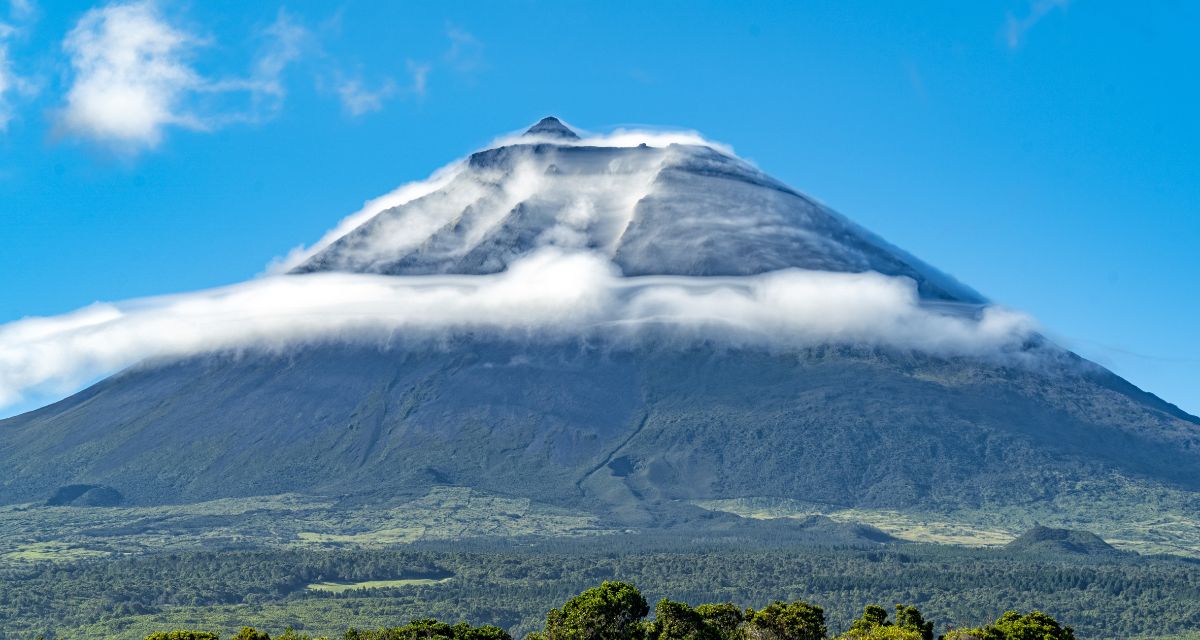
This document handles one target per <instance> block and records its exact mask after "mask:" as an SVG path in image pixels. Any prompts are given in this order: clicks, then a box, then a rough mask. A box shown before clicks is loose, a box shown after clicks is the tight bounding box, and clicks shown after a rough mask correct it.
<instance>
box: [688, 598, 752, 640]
mask: <svg viewBox="0 0 1200 640" xmlns="http://www.w3.org/2000/svg"><path fill="white" fill-rule="evenodd" d="M696 613H698V614H700V617H701V618H703V619H704V621H705V622H706V623H708V625H709V626H710V627H712V628H713V629H714V630H715V631H716V632H717V635H718V636H720V638H721V640H742V637H743V635H744V634H743V633H742V620H743V619H744V616H743V615H742V610H741V609H738V608H737V607H736V606H734V605H733V604H732V603H728V602H725V603H720V604H702V605H700V606H698V607H696Z"/></svg>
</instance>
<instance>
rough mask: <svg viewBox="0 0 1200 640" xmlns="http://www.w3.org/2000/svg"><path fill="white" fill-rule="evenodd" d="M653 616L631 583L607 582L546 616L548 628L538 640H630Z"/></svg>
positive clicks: (538, 636) (572, 599)
mask: <svg viewBox="0 0 1200 640" xmlns="http://www.w3.org/2000/svg"><path fill="white" fill-rule="evenodd" d="M648 613H650V607H649V606H648V605H647V604H646V599H645V598H643V597H642V594H641V592H639V591H638V590H637V587H635V586H633V585H632V584H629V583H628V582H608V581H606V582H604V583H603V584H601V585H600V586H598V587H592V588H591V589H588V590H587V591H584V592H583V593H581V594H579V595H577V596H575V597H574V598H571V599H570V600H568V601H567V602H566V604H564V605H563V606H562V608H561V609H552V610H550V613H548V614H546V629H545V631H543V632H542V633H540V634H531V636H533V638H534V639H535V640H536V639H538V638H541V639H544V640H631V639H632V638H637V637H638V636H640V635H641V621H642V618H645V617H646V615H647V614H648Z"/></svg>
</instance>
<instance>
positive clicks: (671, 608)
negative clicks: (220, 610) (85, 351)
mask: <svg viewBox="0 0 1200 640" xmlns="http://www.w3.org/2000/svg"><path fill="white" fill-rule="evenodd" d="M649 613H650V609H649V607H648V606H647V604H646V598H645V597H644V596H642V593H641V591H639V590H638V588H637V587H635V586H634V585H633V584H631V583H628V582H617V581H605V582H603V583H602V584H601V585H600V586H598V587H592V588H590V589H587V590H585V591H584V592H583V593H580V594H579V595H577V596H575V597H573V598H571V599H569V600H567V601H566V603H564V604H563V605H562V606H561V607H557V608H554V609H551V610H550V612H549V613H548V614H546V621H545V624H544V625H543V627H542V629H540V630H538V631H534V632H531V633H530V634H528V635H527V636H526V640H826V639H827V638H829V628H828V626H827V625H826V621H825V611H824V609H822V608H821V607H819V606H817V605H814V604H809V603H808V602H804V601H802V600H794V601H791V602H782V601H779V600H776V601H775V602H772V603H771V604H768V605H767V606H765V607H763V608H762V609H759V610H758V611H755V610H754V609H746V610H745V611H744V612H743V611H742V610H741V609H739V608H738V607H737V606H736V605H734V604H731V603H720V604H702V605H699V606H696V607H692V606H690V605H688V604H686V603H683V602H675V601H672V600H668V599H666V598H663V599H662V600H661V601H659V603H658V605H657V606H655V608H654V618H653V620H649V621H647V620H646V616H647V615H648V614H649ZM887 617H888V616H887V611H886V610H885V609H884V608H883V607H880V606H878V605H867V607H866V608H865V609H864V610H863V613H862V616H860V617H859V618H858V619H856V620H855V621H854V622H853V623H852V624H851V625H850V629H849V630H848V631H846V632H845V633H844V634H842V635H839V636H837V637H836V638H835V640H933V623H932V622H927V621H926V620H925V618H924V617H923V616H922V615H921V612H920V610H918V609H917V608H916V607H913V606H904V605H896V619H895V621H889V620H888V619H887ZM342 637H343V639H344V640H512V636H511V635H510V634H509V633H508V632H507V631H505V630H503V629H501V628H499V627H496V626H493V625H482V626H478V627H475V626H472V625H470V624H468V623H466V622H459V623H458V624H454V625H451V624H447V623H445V622H441V621H439V620H437V619H434V618H418V619H414V620H412V621H410V622H409V623H408V624H406V625H404V626H401V627H381V628H379V629H374V630H370V629H369V630H359V629H355V628H351V629H349V630H347V631H346V632H345V634H344V635H343V636H342ZM942 638H945V640H1075V635H1074V632H1073V631H1072V630H1071V628H1070V627H1064V626H1061V625H1060V624H1059V623H1058V621H1056V620H1055V619H1054V618H1052V617H1050V616H1048V615H1046V614H1044V613H1041V612H1038V611H1034V612H1031V613H1027V614H1021V613H1019V612H1017V611H1007V612H1005V613H1004V614H1003V615H1001V616H1000V618H999V619H998V620H996V621H995V622H993V623H991V624H987V625H984V626H982V627H979V628H977V629H961V630H951V631H950V632H949V633H947V634H946V635H945V636H942ZM310 639H311V636H307V635H302V634H299V633H297V632H296V631H295V630H293V629H287V630H285V631H284V632H283V634H282V635H280V636H278V638H277V640H310ZM146 640H218V638H217V635H216V634H213V633H209V632H205V631H187V630H176V631H170V632H156V633H153V634H150V635H149V636H147V637H146ZM233 640H271V637H270V635H269V634H268V633H266V632H264V631H259V630H257V629H255V628H253V627H242V629H241V631H239V632H238V634H237V635H236V636H234V638H233Z"/></svg>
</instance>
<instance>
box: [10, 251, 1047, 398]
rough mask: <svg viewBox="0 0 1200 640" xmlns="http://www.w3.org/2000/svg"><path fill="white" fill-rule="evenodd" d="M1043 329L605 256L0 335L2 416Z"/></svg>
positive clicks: (301, 288)
mask: <svg viewBox="0 0 1200 640" xmlns="http://www.w3.org/2000/svg"><path fill="white" fill-rule="evenodd" d="M1035 330H1036V327H1035V326H1034V323H1033V321H1032V320H1031V319H1030V318H1029V317H1028V316H1026V315H1023V314H1020V313H1016V312H1013V311H1010V310H1007V309H1004V308H1001V307H996V306H985V307H973V306H967V305H959V306H945V305H942V306H930V305H928V304H925V303H922V302H921V300H920V298H919V296H918V295H917V291H916V287H915V284H914V283H913V281H911V280H909V279H907V278H903V277H888V276H884V275H881V274H877V273H870V272H868V273H857V274H852V273H832V272H817V271H803V270H784V271H778V272H773V273H768V274H763V275H758V276H744V277H685V276H647V277H636V278H626V277H623V276H622V275H621V274H620V273H619V272H618V271H617V269H616V268H615V267H614V266H613V265H612V263H611V262H609V261H608V260H607V259H605V258H604V257H602V256H598V255H595V254H590V253H582V252H562V251H557V250H552V249H547V250H541V251H538V252H536V253H534V254H532V255H530V256H528V257H526V258H524V259H522V260H520V261H518V262H516V263H514V264H513V265H512V266H511V267H510V269H509V270H508V271H505V272H503V273H500V274H495V275H453V276H405V277H396V276H377V275H363V274H344V273H325V274H312V275H304V276H295V275H289V276H270V277H264V278H260V279H257V280H252V281H249V282H245V283H242V284H237V285H232V286H228V287H223V288H217V289H211V290H206V291H198V292H194V293H187V294H180V295H170V296H161V297H153V298H144V299H138V300H132V301H128V302H120V303H97V304H94V305H91V306H89V307H85V308H83V309H80V310H78V311H75V312H72V313H68V314H65V315H61V316H55V317H48V318H28V319H24V320H19V321H16V322H12V323H8V324H6V325H0V406H6V405H13V404H15V403H18V402H20V401H21V400H22V399H23V398H25V397H27V396H29V395H32V394H47V393H67V392H70V391H73V390H74V389H76V388H78V387H79V386H80V385H81V384H83V383H85V382H86V381H88V380H91V379H94V378H95V377H96V376H100V375H105V374H108V373H112V372H114V371H117V370H120V369H122V368H125V367H128V366H131V365H134V364H136V363H138V362H141V361H144V360H147V359H151V360H153V359H158V358H174V357H185V356H189V355H193V354H199V353H205V352H211V351H227V350H244V349H267V350H285V349H290V348H295V347H298V346H302V345H305V344H310V343H317V342H330V341H350V342H356V343H361V342H366V343H373V344H378V345H389V344H392V345H396V344H400V345H411V344H413V343H427V344H428V345H436V344H437V343H439V342H440V341H444V340H446V339H450V338H453V337H457V336H466V335H470V336H474V337H492V338H498V339H506V340H516V341H524V342H528V343H536V344H541V343H545V342H552V341H556V340H570V339H575V338H586V339H601V340H612V341H614V342H616V343H621V342H636V341H638V340H641V339H644V338H648V337H653V338H654V339H656V340H660V339H667V340H672V341H678V342H679V343H680V344H684V345H686V344H694V343H697V342H701V341H703V342H713V341H715V342H720V343H724V344H728V345H730V346H735V347H737V346H747V347H771V348H787V349H790V348H802V347H805V346H811V345H816V344H824V343H839V344H857V345H878V346H884V347H895V348H901V349H913V350H919V351H923V352H929V353H934V354H943V355H948V356H949V355H971V356H992V355H997V354H1001V353H1003V352H1005V351H1006V350H1008V351H1011V350H1012V349H1013V348H1014V347H1016V346H1018V345H1019V344H1020V343H1021V342H1022V341H1023V340H1024V339H1025V338H1027V337H1028V336H1029V335H1030V334H1032V333H1033V332H1034V331H1035Z"/></svg>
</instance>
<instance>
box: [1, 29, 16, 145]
mask: <svg viewBox="0 0 1200 640" xmlns="http://www.w3.org/2000/svg"><path fill="white" fill-rule="evenodd" d="M10 29H11V27H9V26H8V25H5V24H3V23H0V133H3V132H4V131H6V130H8V123H9V121H10V120H12V117H13V112H12V105H11V104H10V103H9V94H10V93H11V92H12V91H13V90H14V89H15V88H16V85H17V77H16V74H15V73H14V72H13V69H12V63H11V62H10V61H9V59H8V36H9V31H10Z"/></svg>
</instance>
